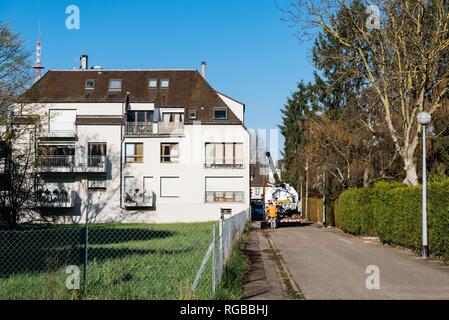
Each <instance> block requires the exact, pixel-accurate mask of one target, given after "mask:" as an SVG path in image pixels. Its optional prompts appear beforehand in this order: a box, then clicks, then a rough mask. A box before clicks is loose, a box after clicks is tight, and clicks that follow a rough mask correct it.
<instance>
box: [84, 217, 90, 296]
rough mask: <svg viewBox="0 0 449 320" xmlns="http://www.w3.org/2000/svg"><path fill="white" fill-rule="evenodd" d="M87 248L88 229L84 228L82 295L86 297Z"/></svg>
mask: <svg viewBox="0 0 449 320" xmlns="http://www.w3.org/2000/svg"><path fill="white" fill-rule="evenodd" d="M88 246H89V227H88V225H87V224H86V226H85V227H84V250H83V267H84V270H83V278H84V281H83V294H84V296H86V295H87V264H88Z"/></svg>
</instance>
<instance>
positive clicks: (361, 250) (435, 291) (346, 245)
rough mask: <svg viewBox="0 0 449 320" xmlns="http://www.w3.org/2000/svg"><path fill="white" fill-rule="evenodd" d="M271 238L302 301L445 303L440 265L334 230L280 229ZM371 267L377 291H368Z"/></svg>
mask: <svg viewBox="0 0 449 320" xmlns="http://www.w3.org/2000/svg"><path fill="white" fill-rule="evenodd" d="M269 234H270V237H271V239H272V241H273V243H274V245H275V246H276V248H277V249H278V250H279V252H280V254H281V256H282V258H283V260H284V261H285V263H286V265H287V268H288V269H289V271H290V273H291V275H292V277H293V278H294V280H295V282H296V283H297V284H298V286H299V287H300V289H301V291H302V293H303V294H304V296H305V298H306V299H314V300H315V299H351V300H352V299H363V300H365V299H449V265H445V264H443V263H441V262H439V261H436V260H423V259H422V258H421V257H420V256H418V255H416V254H415V253H413V252H410V251H407V250H401V249H396V248H392V247H389V246H385V245H383V244H381V243H379V242H378V241H376V240H374V239H365V238H361V237H354V236H351V235H347V234H344V233H343V232H341V231H338V230H335V229H322V228H317V227H315V226H302V227H283V228H280V229H276V230H274V231H271V230H270V231H269ZM369 266H377V267H378V271H379V273H378V275H379V277H378V279H379V282H378V284H379V289H372V290H369V289H367V286H366V282H367V278H368V277H370V280H372V279H374V278H373V276H375V274H371V275H370V274H367V273H366V269H367V268H368V267H369ZM374 269H375V268H374ZM372 270H373V269H371V270H370V272H372ZM373 284H374V285H375V284H376V281H374V282H372V281H369V285H370V287H372V285H373Z"/></svg>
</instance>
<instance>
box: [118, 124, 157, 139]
mask: <svg viewBox="0 0 449 320" xmlns="http://www.w3.org/2000/svg"><path fill="white" fill-rule="evenodd" d="M149 134H153V122H137V123H129V122H127V123H125V135H137V136H140V135H143V136H145V135H149Z"/></svg>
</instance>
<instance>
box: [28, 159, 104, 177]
mask: <svg viewBox="0 0 449 320" xmlns="http://www.w3.org/2000/svg"><path fill="white" fill-rule="evenodd" d="M36 164H37V168H38V170H39V171H40V172H93V173H95V172H98V173H105V172H106V170H107V158H106V156H89V157H88V158H87V162H86V163H82V162H78V163H76V162H75V156H39V157H37V159H36Z"/></svg>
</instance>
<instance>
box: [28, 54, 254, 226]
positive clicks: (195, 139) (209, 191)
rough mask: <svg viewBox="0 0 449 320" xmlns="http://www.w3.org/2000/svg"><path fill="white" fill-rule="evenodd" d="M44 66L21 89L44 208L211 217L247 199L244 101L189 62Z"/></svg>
mask: <svg viewBox="0 0 449 320" xmlns="http://www.w3.org/2000/svg"><path fill="white" fill-rule="evenodd" d="M83 59H85V60H84V61H83V63H82V66H83V68H82V69H80V70H76V71H73V70H70V71H69V70H61V71H60V70H54V71H49V72H47V73H46V74H45V75H44V76H43V77H42V78H41V79H40V80H39V81H38V82H36V83H35V84H34V85H33V87H32V88H31V89H30V90H29V91H28V92H27V93H26V94H25V97H26V99H27V103H32V104H33V105H34V106H38V110H39V112H37V113H38V114H39V116H40V117H41V119H42V120H45V121H43V122H44V123H45V124H44V125H43V126H42V128H41V130H40V131H39V132H40V133H39V136H38V139H37V141H36V171H37V173H38V175H39V177H40V178H41V179H40V181H41V182H40V184H39V187H38V194H39V196H41V197H42V199H44V198H45V199H47V200H48V199H51V201H50V204H48V201H42V203H43V204H42V206H43V207H45V208H44V211H48V213H51V214H58V215H64V216H66V217H69V218H70V219H72V220H76V221H79V222H84V221H85V220H86V218H87V219H88V220H89V221H90V222H97V223H111V222H114V223H168V222H194V221H210V220H217V219H219V217H220V215H221V213H222V212H225V213H226V214H237V213H239V212H242V211H244V210H247V209H248V208H249V205H250V177H249V169H250V165H249V162H250V156H249V152H250V146H249V144H250V138H249V133H248V132H247V130H246V129H245V127H244V112H245V106H244V104H242V103H240V102H238V101H236V100H234V99H232V98H230V97H228V96H225V95H224V94H221V93H218V92H217V91H215V90H214V89H213V88H212V87H211V86H210V85H209V84H208V83H207V81H206V80H205V78H204V75H203V76H202V75H201V74H200V73H199V72H198V71H196V70H104V69H100V68H94V69H88V68H87V57H83Z"/></svg>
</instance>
